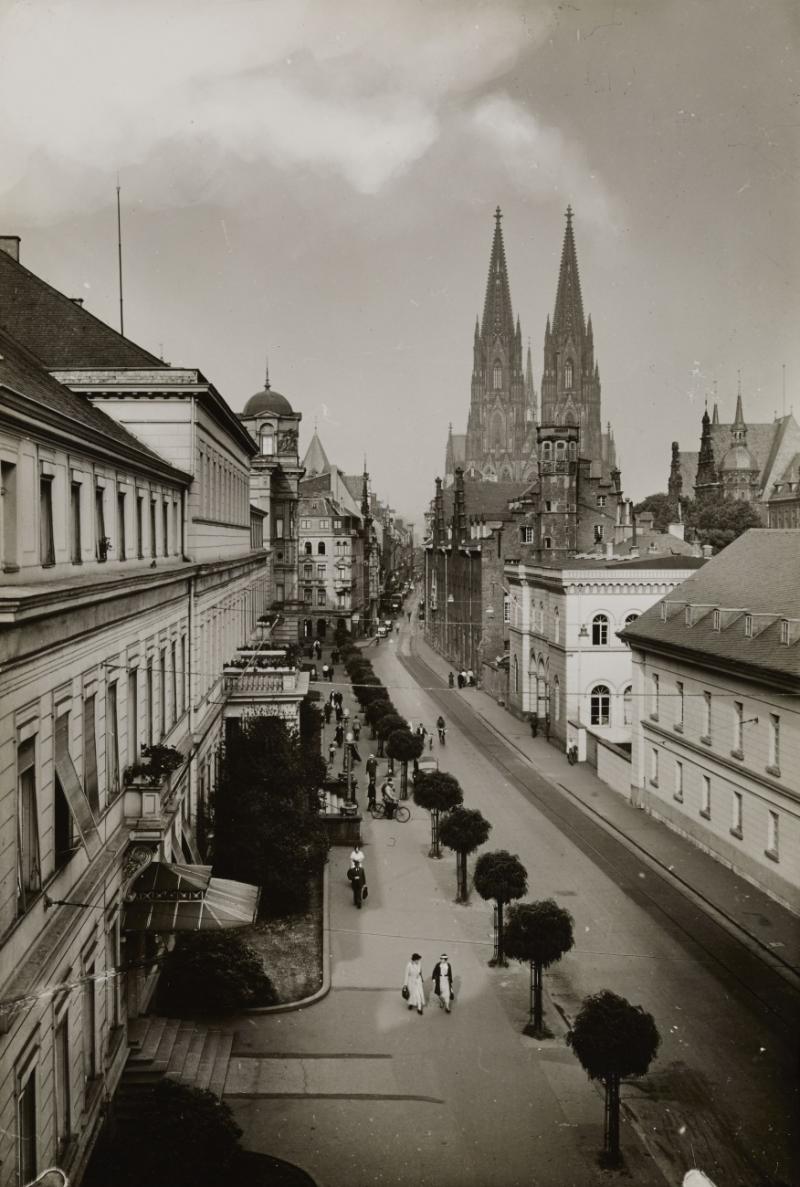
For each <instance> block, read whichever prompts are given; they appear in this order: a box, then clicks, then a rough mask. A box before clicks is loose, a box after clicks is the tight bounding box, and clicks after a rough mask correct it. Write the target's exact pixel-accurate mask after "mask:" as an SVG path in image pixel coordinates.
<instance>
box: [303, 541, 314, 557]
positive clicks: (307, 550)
mask: <svg viewBox="0 0 800 1187" xmlns="http://www.w3.org/2000/svg"><path fill="white" fill-rule="evenodd" d="M303 551H304V553H305V555H306V556H311V554H312V552H313V551H314V545H313V544H312V543H311V542H310V541H308V540H307V541H306V543H305V546H304V549H303Z"/></svg>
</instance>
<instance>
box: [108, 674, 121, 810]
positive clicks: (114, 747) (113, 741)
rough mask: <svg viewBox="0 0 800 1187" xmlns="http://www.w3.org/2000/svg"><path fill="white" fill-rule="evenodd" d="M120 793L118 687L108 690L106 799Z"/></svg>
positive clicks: (111, 798) (110, 798)
mask: <svg viewBox="0 0 800 1187" xmlns="http://www.w3.org/2000/svg"><path fill="white" fill-rule="evenodd" d="M118 792H119V725H118V721H117V685H116V683H114V684H109V685H108V688H107V689H106V797H107V799H108V800H113V799H114V798H115V797H116V796H117V793H118Z"/></svg>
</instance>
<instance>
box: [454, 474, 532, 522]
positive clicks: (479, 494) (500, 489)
mask: <svg viewBox="0 0 800 1187" xmlns="http://www.w3.org/2000/svg"><path fill="white" fill-rule="evenodd" d="M528 486H529V483H527V482H482V481H481V480H480V479H479V478H465V479H464V507H465V509H466V513H467V519H469V518H470V516H473V515H476V516H483V518H484V519H486V520H489V521H491V520H497V519H511V512H510V511H509V509H508V504H509V500H511V499H517V498H519V496H520V495H521V494H522V492H523V491H524V490H526V489H527V488H528ZM454 498H455V491H454V488H453V487H448V488H447V490H445V491H443V492H442V499H443V502H444V518H445V523H446V524H449V522H450V520H451V519H452V516H453V503H454Z"/></svg>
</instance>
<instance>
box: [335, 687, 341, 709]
mask: <svg viewBox="0 0 800 1187" xmlns="http://www.w3.org/2000/svg"><path fill="white" fill-rule="evenodd" d="M333 703H334V705H338V706H339V708H340V709H341V707H342V694H341V693H340V692H339V690H338V688H337V690H336V692H335V693H334V694H333Z"/></svg>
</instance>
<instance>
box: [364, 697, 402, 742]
mask: <svg viewBox="0 0 800 1187" xmlns="http://www.w3.org/2000/svg"><path fill="white" fill-rule="evenodd" d="M387 713H395V714H396V710H395V707H394V705H393V704H392V702H391V701H390V700H389V698H388V697H386V698H381V699H379V700H375V701H370V703H369V704H368V705H367V707H366V709H365V710H364V716H365V717H366V719H367V721H368V723H369V725H370V730H371V733H372V737H373V739H374V738H376V737H377V734H376V732H375V727H376V725H377V723H378V722H379V721H380V719H381V718H382V717H385V716H386V714H387Z"/></svg>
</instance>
